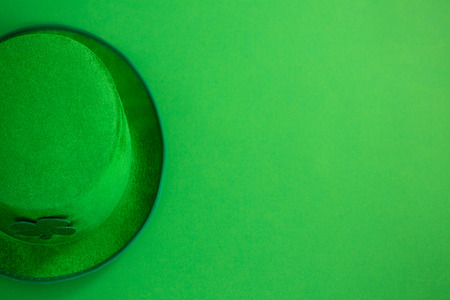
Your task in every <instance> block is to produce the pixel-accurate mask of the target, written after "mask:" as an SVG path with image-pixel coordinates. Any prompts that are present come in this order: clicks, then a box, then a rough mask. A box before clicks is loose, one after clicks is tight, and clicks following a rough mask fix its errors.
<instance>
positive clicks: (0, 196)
mask: <svg viewBox="0 0 450 300" xmlns="http://www.w3.org/2000/svg"><path fill="white" fill-rule="evenodd" d="M163 164H164V146H163V135H162V130H161V125H160V122H159V118H158V114H157V110H156V108H155V106H154V104H153V101H152V97H151V95H150V93H149V91H148V89H147V88H146V86H145V84H144V83H143V81H142V79H141V77H140V76H139V75H138V73H137V72H136V70H135V69H134V68H133V67H132V65H131V64H130V63H129V62H128V60H126V59H125V58H124V56H123V55H121V54H120V53H119V52H118V51H117V50H116V49H114V48H112V47H111V46H109V45H108V44H106V43H105V42H103V41H102V40H100V39H98V38H96V37H93V36H91V35H89V34H86V33H83V32H80V31H78V30H73V29H68V28H61V27H45V28H33V29H26V30H21V31H19V32H15V33H12V34H9V35H7V36H5V37H3V38H2V39H0V167H1V168H0V249H1V251H0V274H1V275H4V276H7V277H10V278H15V279H19V280H26V281H38V282H48V281H58V280H63V279H68V278H74V277H78V276H80V275H83V274H86V273H89V272H90V271H93V270H96V269H98V268H99V267H101V266H103V265H105V264H106V263H107V262H109V261H111V260H112V259H113V258H114V257H117V255H118V254H119V253H121V252H122V250H124V249H125V248H126V247H127V246H128V245H129V244H130V242H131V241H132V240H133V239H134V238H135V237H136V235H137V233H138V232H139V231H140V230H141V229H142V227H143V226H144V225H145V223H146V220H147V219H148V218H149V215H150V213H151V211H152V208H153V207H154V204H155V202H156V199H157V194H158V190H159V186H160V182H161V178H162V172H163Z"/></svg>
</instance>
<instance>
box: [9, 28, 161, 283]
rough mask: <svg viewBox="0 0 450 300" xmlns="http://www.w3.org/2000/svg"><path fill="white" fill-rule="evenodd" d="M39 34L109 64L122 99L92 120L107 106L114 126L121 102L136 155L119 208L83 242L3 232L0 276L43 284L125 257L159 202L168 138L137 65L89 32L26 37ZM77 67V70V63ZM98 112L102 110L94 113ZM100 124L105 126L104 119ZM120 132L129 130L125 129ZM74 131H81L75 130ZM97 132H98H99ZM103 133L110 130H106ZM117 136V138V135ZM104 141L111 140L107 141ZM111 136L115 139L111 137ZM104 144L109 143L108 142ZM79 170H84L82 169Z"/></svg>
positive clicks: (58, 31)
mask: <svg viewBox="0 0 450 300" xmlns="http://www.w3.org/2000/svg"><path fill="white" fill-rule="evenodd" d="M38 32H39V36H41V37H42V36H44V35H45V36H46V37H49V38H51V39H53V41H54V40H59V39H60V38H61V39H64V40H71V41H74V42H75V41H77V42H76V43H79V44H80V43H81V44H82V45H84V46H85V47H86V48H88V49H89V51H92V53H95V55H96V57H97V59H99V60H100V61H101V62H103V63H104V65H105V66H106V68H107V71H108V72H109V73H110V75H111V77H109V78H110V79H112V81H113V85H111V84H110V85H109V88H111V86H114V85H115V86H116V89H117V93H118V95H119V98H114V97H113V96H112V98H109V99H104V100H103V101H105V106H109V107H107V108H106V107H103V108H98V107H94V108H92V109H93V110H94V112H92V114H93V115H94V114H95V116H92V117H93V118H96V117H97V118H100V119H101V118H103V117H104V116H97V115H96V114H97V113H101V112H102V111H103V109H105V108H106V110H108V109H109V110H110V111H109V112H108V111H107V112H105V114H106V115H108V114H109V115H108V116H109V117H108V118H107V120H104V122H105V124H106V123H108V122H109V123H108V124H109V125H106V127H109V126H110V125H111V123H110V122H112V120H117V119H118V118H117V117H116V116H117V115H116V113H117V111H118V109H117V107H118V106H119V105H118V104H117V103H116V104H115V106H114V103H113V101H111V100H113V99H120V102H121V104H122V106H123V112H124V114H122V116H123V120H122V121H119V120H117V121H114V122H122V123H121V124H126V123H125V120H126V121H127V122H128V128H129V131H128V130H127V131H126V132H129V141H130V143H131V147H130V149H131V151H132V155H125V157H129V158H130V159H132V161H131V166H130V168H129V180H128V184H127V185H126V187H125V191H124V192H123V193H122V197H120V199H119V201H118V203H117V206H116V207H115V209H114V210H113V211H112V212H111V213H110V215H109V217H108V218H107V219H106V221H104V222H103V223H102V224H101V225H100V226H98V227H96V228H93V229H92V230H91V231H90V232H89V233H88V234H86V235H85V236H84V237H82V238H81V239H77V240H73V241H70V242H67V243H63V244H57V245H40V244H31V243H25V242H22V241H19V240H18V239H16V238H13V237H11V236H9V235H8V234H5V233H2V232H0V248H1V249H3V250H4V251H1V252H0V272H1V273H2V274H4V275H7V276H13V277H16V278H22V279H29V280H42V281H44V280H59V279H63V278H68V277H74V276H77V275H79V274H81V273H84V272H88V271H90V270H93V269H95V268H98V267H99V266H101V265H103V264H104V263H105V262H107V261H109V260H110V259H111V258H112V257H114V256H116V255H117V254H118V253H120V252H121V251H122V250H123V249H124V247H125V246H126V245H127V244H128V243H129V242H130V241H131V240H132V239H133V238H134V237H135V235H136V233H137V232H138V231H139V230H140V228H142V226H143V224H144V223H145V220H146V219H147V218H148V216H149V213H150V211H151V209H152V206H153V204H154V201H155V199H156V194H157V191H158V187H159V182H160V180H161V172H162V165H163V139H162V134H161V127H160V124H159V120H158V117H157V113H156V110H155V108H154V106H153V104H152V102H151V96H150V95H149V93H148V91H147V89H146V87H145V85H144V84H143V83H142V82H141V79H140V78H139V76H138V75H137V74H136V72H135V71H134V69H133V68H132V66H131V65H129V63H127V62H126V61H125V60H124V59H123V58H122V57H121V56H120V55H119V54H118V53H117V52H116V51H115V50H114V49H112V48H111V47H109V46H107V45H106V44H104V43H102V42H100V41H99V40H97V39H94V38H92V37H89V36H87V35H85V34H81V33H78V32H73V31H69V30H65V29H64V30H62V29H58V30H32V31H29V32H27V36H28V35H30V34H32V33H33V34H36V33H38ZM22 34H23V33H22ZM3 43H5V42H3ZM3 43H2V44H3ZM2 44H0V45H2ZM91 61H94V62H95V61H96V60H95V59H92V60H91ZM84 62H85V60H84ZM9 63H10V64H13V63H12V62H9ZM80 63H81V65H82V66H83V67H89V66H85V64H83V62H80ZM73 67H74V68H76V67H77V66H76V65H73ZM78 67H79V66H78ZM97 71H98V69H97ZM98 72H100V71H98ZM97 75H99V74H97ZM102 76H104V75H102ZM96 77H97V76H95V78H94V77H92V78H91V80H95V79H96ZM106 77H108V76H106ZM100 80H104V78H102V77H101V76H100ZM104 82H105V81H104ZM43 83H44V82H43ZM45 84H48V83H45ZM50 84H51V83H50ZM73 84H74V85H75V84H76V82H75V81H74V82H73ZM91 100H92V99H91ZM94 101H97V100H94ZM108 101H109V102H108ZM100 106H101V105H100ZM114 107H115V108H114ZM96 109H99V110H98V111H97V112H95V110H96ZM89 113H91V112H88V114H89ZM110 118H112V119H110ZM119 119H120V118H119ZM99 122H100V124H101V122H102V121H99ZM121 128H122V129H124V128H126V127H125V126H122V127H121ZM72 129H74V130H76V128H72ZM80 130H81V129H80ZM97 130H99V129H98V128H97ZM104 130H106V132H108V131H107V129H104ZM110 133H111V132H110ZM114 134H117V133H114ZM114 134H113V135H114ZM119 136H122V140H123V136H125V139H126V136H127V135H126V134H122V135H121V134H119ZM114 137H116V138H117V135H114ZM103 138H105V139H107V138H108V137H103ZM109 138H111V140H114V138H113V137H112V136H110V137H109ZM119 140H120V138H119ZM109 142H111V141H109ZM105 144H108V145H109V143H108V142H105ZM119 144H120V143H119ZM123 147H125V148H126V143H122V147H116V148H115V150H117V149H120V151H121V152H122V153H126V150H124V148H123ZM2 149H3V148H2ZM113 152H114V151H113ZM123 161H126V159H125V160H122V162H123ZM110 165H111V164H110ZM78 167H80V168H83V166H78ZM119 169H120V168H119ZM104 172H106V171H104ZM94 173H95V172H94ZM88 175H90V176H94V175H92V174H88ZM2 201H3V198H2Z"/></svg>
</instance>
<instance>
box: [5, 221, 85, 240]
mask: <svg viewBox="0 0 450 300" xmlns="http://www.w3.org/2000/svg"><path fill="white" fill-rule="evenodd" d="M70 223H71V222H70V221H67V220H64V219H59V218H41V219H39V220H37V222H28V221H20V222H15V223H12V224H11V225H10V228H11V229H12V230H14V231H15V232H16V233H17V234H19V235H25V236H38V237H39V238H41V239H43V240H49V239H50V238H51V237H52V236H53V235H54V234H58V235H71V234H74V233H75V232H76V231H77V229H76V228H74V227H68V226H69V225H70Z"/></svg>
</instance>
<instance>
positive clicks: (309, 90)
mask: <svg viewBox="0 0 450 300" xmlns="http://www.w3.org/2000/svg"><path fill="white" fill-rule="evenodd" d="M0 3H1V4H0V8H1V9H0V33H6V32H8V31H10V30H13V29H16V28H19V27H22V26H25V25H36V24H39V23H59V24H64V25H70V26H75V27H79V28H82V29H84V30H87V31H90V32H92V33H93V34H96V35H99V36H101V37H102V38H104V39H106V40H107V41H108V42H110V43H111V44H113V45H114V46H116V47H118V48H119V49H120V50H121V51H123V52H124V53H125V54H126V55H127V56H128V58H129V59H130V60H131V61H132V62H133V63H134V64H135V66H136V67H137V69H138V70H139V71H140V72H141V73H142V75H143V77H144V78H145V79H146V80H147V83H148V84H149V85H150V87H151V89H152V92H153V95H154V97H155V101H156V103H157V105H158V108H159V110H160V114H161V119H162V123H163V126H164V128H165V139H166V145H167V164H166V174H165V183H164V188H163V190H162V194H161V199H160V202H159V205H158V208H157V210H156V212H155V214H154V216H153V218H152V220H151V222H150V224H149V226H147V228H146V230H145V231H144V232H143V234H142V235H141V236H140V238H139V239H138V240H137V241H136V242H135V244H133V245H132V247H131V248H130V249H129V250H128V251H127V252H126V253H125V254H124V256H122V257H121V258H120V259H119V260H118V261H116V262H115V263H113V264H111V265H110V266H108V267H107V268H105V269H103V270H101V271H99V272H97V273H94V274H92V275H90V276H88V277H85V278H81V279H77V280H74V281H71V282H66V283H60V284H56V285H52V286H33V285H26V284H22V283H16V282H12V281H8V280H6V279H0V290H1V296H2V299H5V298H6V299H8V298H10V299H22V298H23V299H59V298H64V299H100V298H110V299H148V298H162V299H176V298H178V299H180V298H187V299H195V298H227V299H229V298H241V299H242V298H251V299H261V298H268V299H270V298H272V299H292V298H305V299H448V297H449V295H450V272H449V270H450V255H449V252H450V237H449V229H450V208H449V207H450V205H449V198H450V182H449V181H450V155H449V149H450V136H449V128H450V118H449V117H448V116H449V115H450V112H449V110H450V56H449V53H450V18H449V15H450V3H449V2H448V1H446V0H445V1H444V0H442V1H438V0H436V1H415V0H412V1H376V2H375V1H356V0H355V1H312V0H310V1H293V0H292V1H263V0H261V1H259V3H257V2H256V1H235V2H229V1H226V2H225V1H224V2H223V3H220V2H218V1H184V2H182V1H144V0H141V1H118V0H95V1H94V0H90V1H83V0H81V1H59V2H55V1H20V0H14V1H13V0H7V1H5V0H2V1H1V2H0ZM5 295H6V296H5Z"/></svg>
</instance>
